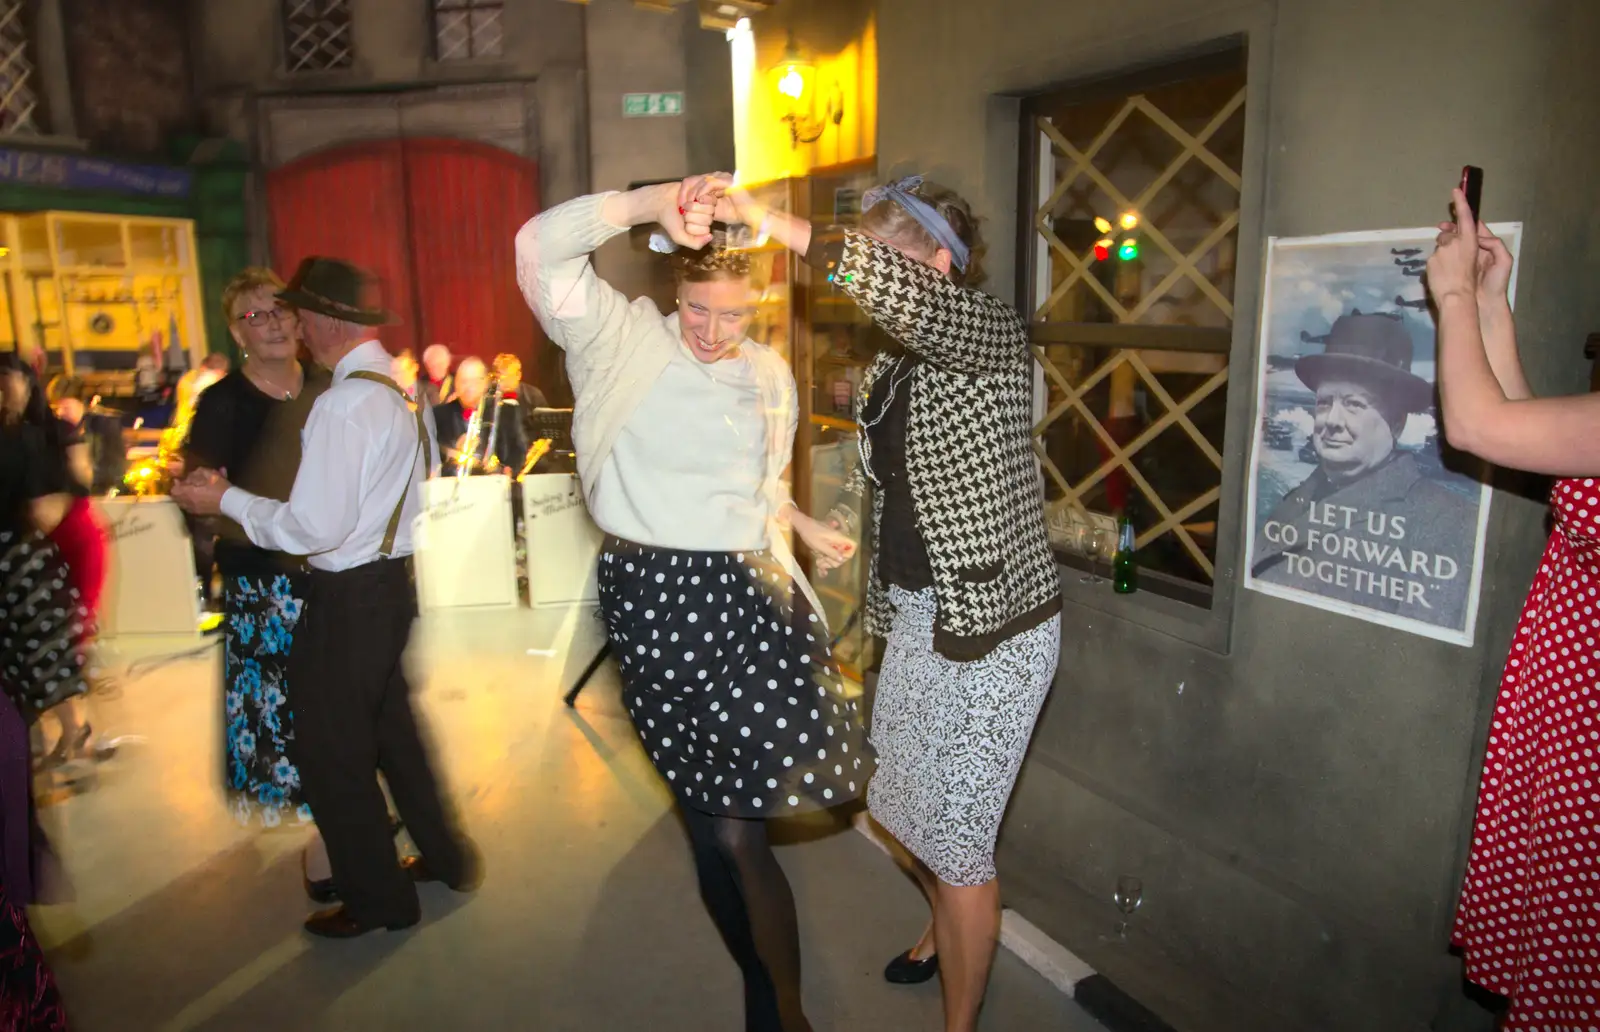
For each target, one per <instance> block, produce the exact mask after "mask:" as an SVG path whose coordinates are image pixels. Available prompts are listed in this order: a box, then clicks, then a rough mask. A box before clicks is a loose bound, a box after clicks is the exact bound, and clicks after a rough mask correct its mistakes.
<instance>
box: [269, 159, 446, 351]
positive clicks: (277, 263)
mask: <svg viewBox="0 0 1600 1032" xmlns="http://www.w3.org/2000/svg"><path fill="white" fill-rule="evenodd" d="M406 208H407V205H406V190H405V166H404V163H403V161H402V157H401V141H399V140H383V141H379V142H377V143H363V144H358V145H356V146H353V147H339V148H336V149H334V150H329V151H323V152H321V153H319V154H313V155H312V156H310V157H308V158H302V159H301V160H299V161H296V162H294V163H292V164H289V165H285V166H284V167H283V168H280V169H275V170H274V171H272V172H270V173H269V174H268V175H267V211H268V213H269V216H270V218H271V223H272V255H273V265H274V267H275V268H276V269H277V270H278V274H279V275H281V276H282V277H283V278H284V279H288V278H289V277H290V276H291V275H293V274H294V270H295V267H296V266H298V265H299V264H300V261H301V259H303V258H307V257H310V256H311V255H324V256H328V257H336V258H343V259H345V260H346V261H350V262H354V263H355V264H357V265H360V266H361V267H363V268H365V269H368V270H370V271H371V272H372V273H374V274H375V275H376V276H377V277H378V279H379V281H380V282H381V283H382V285H383V297H384V304H385V305H387V306H388V308H389V309H390V310H391V311H393V312H394V313H395V314H397V315H399V316H400V318H401V320H402V322H401V324H400V325H398V326H386V327H384V328H383V331H382V334H383V342H384V344H386V345H388V347H389V348H390V350H392V351H399V350H400V349H401V348H415V347H416V346H417V343H416V340H417V338H416V332H417V324H416V318H415V310H416V304H415V301H414V298H413V296H412V284H413V282H414V279H415V277H414V276H413V274H412V266H411V246H410V243H409V239H408V236H409V234H408V233H407V230H406Z"/></svg>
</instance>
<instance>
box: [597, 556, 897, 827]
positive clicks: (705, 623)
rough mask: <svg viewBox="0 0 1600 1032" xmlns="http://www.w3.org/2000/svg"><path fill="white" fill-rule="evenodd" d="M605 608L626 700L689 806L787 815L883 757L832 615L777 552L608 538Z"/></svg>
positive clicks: (863, 781) (648, 746) (837, 795)
mask: <svg viewBox="0 0 1600 1032" xmlns="http://www.w3.org/2000/svg"><path fill="white" fill-rule="evenodd" d="M600 607H601V610H602V612H603V613H604V615H605V620H606V628H607V631H608V633H609V634H610V637H611V645H612V648H613V650H614V651H615V652H616V654H617V657H618V661H619V663H620V665H621V668H622V687H623V692H622V694H623V701H624V703H625V704H626V705H627V708H628V714H629V716H631V717H632V718H633V724H634V727H635V728H637V729H638V731H639V737H640V738H641V739H642V740H643V741H644V747H645V750H646V751H647V752H649V754H650V758H651V760H652V761H653V762H654V763H655V765H656V769H657V770H659V771H660V772H661V776H662V777H664V778H666V779H667V782H668V784H670V785H671V786H672V789H673V791H674V792H675V793H676V794H677V796H678V797H679V799H681V800H682V801H683V802H684V803H685V804H687V805H689V806H692V807H694V808H695V809H697V810H700V811H703V812H705V813H711V814H718V815H722V816H730V817H751V818H754V817H784V816H788V815H791V814H797V813H805V812H807V811H812V810H818V809H823V808H826V807H830V806H838V805H839V804H841V803H845V802H848V801H850V800H852V799H856V798H858V797H859V796H860V795H861V793H862V791H863V790H864V789H865V788H866V785H867V779H868V778H869V777H871V775H872V770H873V759H872V753H871V749H870V747H869V746H868V745H867V738H866V731H865V729H864V727H863V726H862V719H861V707H860V700H859V698H858V697H857V696H856V695H854V694H852V693H851V692H850V691H849V690H848V689H847V687H846V686H845V683H844V681H843V680H842V678H840V676H839V668H838V666H837V665H836V664H835V663H834V661H833V654H832V652H831V650H830V648H829V644H828V633H827V629H826V627H825V625H824V624H823V623H822V620H821V619H820V618H819V617H818V616H817V614H816V613H814V612H813V611H812V609H811V605H810V603H809V602H808V601H807V599H806V597H805V594H804V593H803V592H798V591H796V590H795V589H794V581H793V580H792V578H790V577H789V575H788V574H787V573H786V572H785V571H784V569H783V567H782V565H781V564H779V563H778V561H777V560H776V559H774V558H773V557H772V556H771V555H770V554H769V553H767V552H765V551H762V552H685V551H677V550H673V549H664V548H649V547H646V546H644V545H638V544H634V543H632V542H628V541H623V540H621V539H619V538H615V537H609V538H607V539H606V543H605V547H604V548H602V549H601V553H600Z"/></svg>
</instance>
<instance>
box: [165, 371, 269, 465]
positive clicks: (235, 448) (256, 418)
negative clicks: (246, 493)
mask: <svg viewBox="0 0 1600 1032" xmlns="http://www.w3.org/2000/svg"><path fill="white" fill-rule="evenodd" d="M277 403H278V401H277V399H275V398H272V397H270V396H268V395H266V394H264V393H262V391H261V389H260V388H259V387H257V386H256V385H255V383H254V382H252V381H251V379H250V377H248V376H246V375H245V374H244V372H243V371H242V370H234V371H233V372H231V373H229V374H228V375H227V376H224V377H223V378H222V379H220V380H218V381H217V382H216V383H214V384H212V385H211V386H210V387H208V388H206V390H205V392H204V393H202V394H201V395H200V398H199V400H197V401H196V402H195V406H194V420H193V422H191V423H190V424H189V439H188V441H186V442H185V443H184V448H183V451H184V468H185V469H190V470H192V469H199V468H201V467H204V468H206V469H216V470H227V471H228V476H229V478H230V479H236V478H237V477H238V476H239V475H240V474H241V473H243V472H244V469H245V465H246V464H247V463H248V462H249V461H250V453H251V451H253V450H254V449H255V446H256V441H257V440H258V439H259V438H260V437H261V428H262V427H263V426H265V425H266V422H267V416H268V415H270V414H271V412H272V406H273V405H276V404H277Z"/></svg>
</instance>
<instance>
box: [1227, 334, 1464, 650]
mask: <svg viewBox="0 0 1600 1032" xmlns="http://www.w3.org/2000/svg"><path fill="white" fill-rule="evenodd" d="M1411 348H1412V344H1411V334H1410V332H1409V331H1408V330H1407V329H1406V326H1405V322H1404V320H1403V318H1402V317H1401V316H1399V315H1389V314H1385V313H1368V314H1363V313H1361V312H1354V313H1351V314H1349V315H1341V316H1340V317H1339V318H1338V319H1336V320H1335V321H1334V324H1333V328H1332V330H1331V331H1330V332H1329V334H1328V336H1327V339H1326V346H1325V349H1324V350H1323V351H1322V352H1321V353H1320V354H1314V355H1305V356H1302V357H1301V358H1300V359H1299V360H1298V361H1296V362H1295V373H1296V375H1298V376H1299V377H1300V380H1301V382H1302V383H1304V384H1305V385H1306V386H1307V387H1309V388H1310V389H1311V390H1312V391H1314V392H1316V396H1317V401H1316V409H1315V412H1314V422H1313V426H1312V431H1311V444H1312V447H1313V448H1314V449H1315V451H1316V454H1317V460H1318V465H1317V470H1316V472H1314V473H1312V474H1311V475H1310V476H1309V477H1307V478H1306V479H1305V480H1304V481H1302V482H1301V483H1300V484H1299V485H1298V486H1297V487H1295V488H1294V490H1292V491H1290V492H1289V493H1288V494H1287V495H1285V496H1284V499H1283V501H1282V502H1280V503H1279V504H1278V507H1277V508H1276V509H1274V510H1273V511H1272V513H1271V515H1270V516H1268V517H1267V520H1266V522H1265V523H1264V524H1263V525H1262V530H1261V533H1260V534H1259V535H1258V536H1257V539H1256V543H1255V551H1254V556H1253V559H1254V564H1253V566H1252V567H1251V572H1252V573H1253V574H1254V576H1255V577H1256V578H1257V579H1258V580H1261V581H1265V582H1267V583H1270V584H1279V585H1283V586H1286V587H1293V588H1299V589H1301V590H1304V591H1308V592H1311V593H1313V594H1316V595H1318V596H1320V597H1322V598H1326V599H1333V600H1336V601H1341V602H1348V603H1350V604H1352V605H1356V606H1360V607H1362V608H1366V609H1372V610H1376V611H1378V612H1382V613H1392V614H1397V615H1400V616H1405V617H1408V618H1411V619H1414V620H1419V621H1421V622H1423V623H1428V624H1432V625H1435V626H1438V627H1445V628H1458V629H1459V628H1460V627H1462V626H1464V616H1465V608H1466V605H1467V600H1468V597H1469V594H1470V588H1471V583H1472V572H1473V555H1474V549H1475V547H1476V543H1477V519H1476V513H1475V510H1474V507H1473V505H1472V503H1471V501H1470V500H1469V499H1467V498H1466V497H1464V496H1462V495H1460V494H1457V493H1456V492H1454V491H1452V490H1450V489H1449V488H1448V487H1445V486H1444V485H1443V484H1441V483H1439V482H1438V481H1436V480H1433V479H1431V478H1429V477H1428V476H1427V474H1426V473H1425V472H1424V471H1423V469H1422V466H1421V464H1420V463H1418V461H1417V458H1416V456H1415V455H1414V454H1412V453H1411V452H1410V451H1406V450H1404V449H1399V448H1397V447H1396V444H1397V442H1398V440H1399V438H1400V435H1401V433H1402V431H1404V429H1405V425H1406V421H1407V419H1409V418H1410V416H1411V414H1412V413H1414V412H1427V411H1429V410H1430V409H1432V407H1433V385H1432V384H1430V383H1428V382H1427V381H1426V380H1424V379H1422V378H1421V377H1419V376H1417V375H1416V374H1415V373H1413V372H1412V371H1411Z"/></svg>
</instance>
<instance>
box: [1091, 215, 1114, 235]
mask: <svg viewBox="0 0 1600 1032" xmlns="http://www.w3.org/2000/svg"><path fill="white" fill-rule="evenodd" d="M1094 228H1095V231H1096V232H1099V233H1109V232H1111V220H1110V219H1104V218H1101V217H1100V216H1098V215H1096V216H1095V219H1094Z"/></svg>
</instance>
